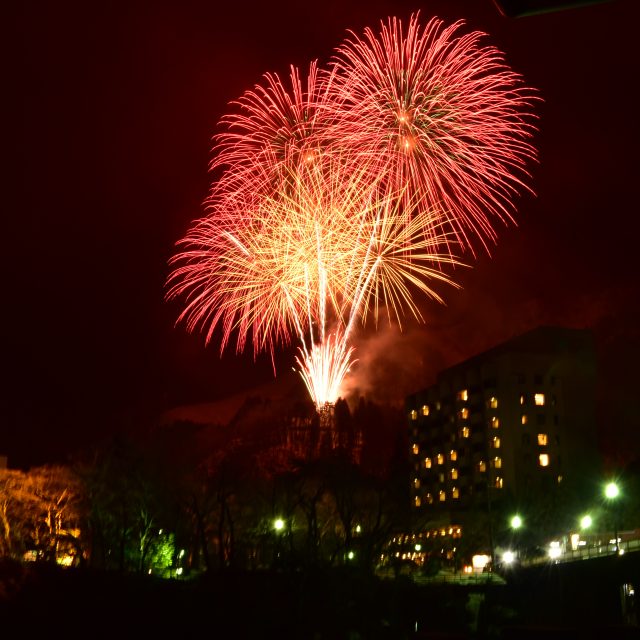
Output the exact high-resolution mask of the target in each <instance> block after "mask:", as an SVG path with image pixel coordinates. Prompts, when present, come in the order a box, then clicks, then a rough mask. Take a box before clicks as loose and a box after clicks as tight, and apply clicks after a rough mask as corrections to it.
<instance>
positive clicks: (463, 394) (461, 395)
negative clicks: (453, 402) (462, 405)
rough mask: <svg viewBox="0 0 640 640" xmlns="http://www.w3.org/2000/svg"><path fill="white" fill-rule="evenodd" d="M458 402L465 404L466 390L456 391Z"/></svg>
mask: <svg viewBox="0 0 640 640" xmlns="http://www.w3.org/2000/svg"><path fill="white" fill-rule="evenodd" d="M457 397H458V400H462V401H463V402H466V401H467V400H468V399H469V394H468V393H467V390H466V389H463V390H462V391H458V396H457Z"/></svg>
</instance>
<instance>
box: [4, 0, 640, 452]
mask: <svg viewBox="0 0 640 640" xmlns="http://www.w3.org/2000/svg"><path fill="white" fill-rule="evenodd" d="M17 4H19V5H20V7H19V8H17V9H14V10H13V11H14V12H15V13H14V15H13V16H11V18H15V24H12V22H13V20H10V21H9V24H7V25H6V26H5V29H6V31H7V34H8V37H9V39H10V40H9V49H8V50H9V51H10V52H11V55H10V57H9V58H8V60H9V61H10V62H9V70H8V74H7V76H6V77H5V83H8V84H9V86H10V89H11V90H10V91H8V92H5V102H6V101H7V96H10V97H11V100H10V101H9V104H10V106H11V107H12V108H14V109H15V113H13V112H12V113H11V114H10V116H9V119H8V120H7V121H5V127H6V128H7V129H8V131H7V134H8V138H9V153H8V154H7V158H8V160H9V162H10V163H11V165H12V168H13V169H15V170H16V174H15V178H14V177H13V176H14V172H13V171H11V172H10V173H9V174H8V175H9V178H10V183H11V184H9V193H11V194H12V195H11V196H10V197H9V199H8V202H7V203H6V205H5V212H4V219H5V221H8V223H9V226H8V229H7V230H6V231H5V233H4V247H3V252H2V253H3V258H4V259H5V266H4V274H5V277H4V283H3V284H4V286H3V309H4V313H3V319H4V321H5V327H4V329H3V339H4V349H3V354H2V357H3V363H4V367H3V369H4V376H3V377H4V379H5V384H4V390H5V394H6V395H5V397H4V398H3V400H2V414H1V416H0V454H2V453H4V454H8V455H9V461H10V464H14V465H26V464H32V463H40V462H43V461H45V460H49V459H53V458H55V457H57V456H60V455H63V454H65V453H66V452H67V451H70V450H72V449H73V448H75V447H77V446H81V445H84V444H85V443H88V442H91V441H92V440H94V439H96V438H100V437H103V436H104V435H105V434H108V433H109V432H111V431H114V430H116V429H122V428H124V429H129V428H135V427H136V426H137V425H140V424H142V423H146V422H147V421H149V420H154V419H155V417H156V416H158V415H159V414H160V413H161V412H162V411H164V410H167V409H169V408H172V407H175V406H178V405H183V404H189V403H197V402H206V401H210V400H215V399H217V398H223V397H225V396H226V395H228V394H230V393H233V392H235V391H237V390H239V389H243V388H248V387H251V386H252V385H255V384H258V383H264V382H267V381H269V380H270V379H271V378H272V376H273V374H272V371H271V363H270V360H269V358H268V357H267V356H264V357H260V358H259V359H258V361H257V362H256V363H254V362H253V360H252V357H251V355H249V356H242V357H238V356H235V355H234V354H233V353H228V354H225V356H224V357H223V358H222V359H220V357H219V354H218V350H217V346H216V345H213V346H211V347H208V348H205V347H204V343H203V339H202V338H201V337H200V336H189V335H187V334H186V332H185V330H184V328H182V327H178V328H174V326H173V324H174V320H175V317H176V315H177V307H176V306H175V305H169V304H166V303H165V302H164V301H163V296H164V291H163V283H164V280H165V278H166V275H167V272H168V270H167V260H168V258H169V257H170V256H171V254H172V252H173V244H174V242H175V241H176V240H178V239H179V238H180V237H181V236H182V235H183V234H184V233H185V232H186V230H187V228H188V225H189V223H190V221H191V220H192V219H193V218H196V217H198V216H199V215H200V214H201V212H202V208H201V202H202V200H203V199H204V197H205V196H206V194H207V190H208V184H209V175H208V173H207V164H208V161H209V159H210V140H211V136H212V135H213V134H214V133H215V132H216V131H217V128H216V125H217V122H218V120H219V118H220V117H221V116H222V115H223V114H224V113H225V111H226V110H227V106H226V105H227V103H228V102H229V101H230V100H233V99H235V98H237V97H238V96H239V95H240V94H241V93H242V92H243V91H244V90H245V89H248V88H250V87H251V86H252V85H253V84H254V83H256V82H259V81H260V77H261V75H262V73H264V72H266V71H276V72H280V73H283V74H284V73H286V71H287V68H288V65H289V64H291V63H293V64H297V65H302V66H305V65H306V64H307V63H308V62H309V61H310V60H312V59H316V58H317V59H319V60H320V61H321V62H322V61H326V60H328V59H329V58H330V56H331V54H332V51H333V49H334V47H335V46H337V45H338V44H339V43H340V41H341V40H342V38H343V37H344V35H345V31H346V29H348V28H351V29H354V30H355V31H358V32H359V31H361V30H362V29H363V28H364V27H365V26H376V25H377V23H378V21H379V20H380V19H382V18H385V17H387V16H389V15H397V16H399V17H402V18H407V17H408V16H409V14H410V13H411V12H412V11H415V10H418V9H420V10H421V12H422V16H423V18H424V19H425V21H426V19H428V18H430V17H431V16H438V17H441V18H443V19H444V20H445V21H447V22H451V21H454V20H456V19H461V18H462V19H465V20H466V22H467V28H468V29H469V30H481V31H485V32H486V33H487V34H488V38H487V40H486V42H487V43H491V44H494V45H496V46H498V47H499V48H500V49H501V50H503V51H504V52H505V54H506V58H507V61H508V63H509V64H510V66H511V67H513V68H514V69H515V70H516V71H518V72H519V73H521V74H522V75H523V76H524V78H525V79H526V81H527V83H528V84H529V85H531V86H534V87H537V88H538V89H539V90H540V94H541V96H542V98H543V99H544V102H543V103H542V104H541V105H540V107H539V109H538V112H539V115H540V122H539V126H540V132H539V134H538V136H537V138H536V140H535V143H536V145H537V146H538V147H539V149H540V163H539V165H537V166H533V167H532V172H533V180H532V184H533V187H534V189H535V191H536V193H537V196H536V197H532V196H530V195H525V196H523V197H521V198H519V199H518V201H517V206H518V214H517V220H518V226H517V227H515V226H512V227H510V228H506V227H504V228H501V229H499V240H498V244H497V245H496V246H495V248H493V249H492V256H491V257H488V256H486V255H481V256H479V258H478V260H477V261H476V262H475V263H474V269H473V270H467V271H464V272H460V273H456V274H455V275H456V278H457V279H458V280H459V281H460V282H461V284H462V285H463V289H462V290H461V291H459V292H455V291H446V292H445V291H443V292H442V293H443V294H444V295H446V299H447V307H442V308H440V307H436V306H435V305H432V304H430V303H426V304H425V305H424V309H425V317H426V319H427V324H426V326H423V327H415V326H408V327H407V329H406V332H405V333H404V334H403V335H402V336H395V337H394V336H391V335H390V334H389V332H388V331H386V330H382V331H381V332H380V333H379V334H378V335H375V336H370V335H369V334H363V335H365V336H369V337H364V338H363V340H362V341H361V343H360V345H359V346H360V355H361V356H362V362H368V363H369V364H371V365H372V366H371V371H377V372H379V371H383V372H385V371H386V372H393V374H394V376H395V377H396V380H397V379H401V380H402V381H403V382H402V384H395V385H394V386H393V392H394V393H396V395H397V394H398V393H404V392H410V391H414V390H415V389H417V388H420V387H423V386H425V385H426V384H427V383H429V382H430V381H431V379H432V378H433V376H434V375H435V373H436V372H437V371H438V370H439V369H440V368H442V367H444V366H448V365H451V364H454V363H455V362H457V361H459V360H461V359H463V358H466V357H469V356H471V355H474V354H475V353H477V352H479V351H482V350H484V349H486V348H489V347H491V346H493V345H494V344H495V343H497V342H499V341H502V340H504V339H506V338H509V337H511V336H512V335H515V334H517V333H520V332H522V331H525V330H527V329H530V328H533V327H535V326H537V325H538V324H541V323H558V324H564V325H568V326H575V327H589V328H592V329H593V330H594V333H595V335H596V340H597V348H598V357H599V363H600V372H601V377H602V380H603V381H604V383H603V387H606V392H605V393H604V396H603V398H604V410H603V411H601V414H602V415H601V427H602V433H603V439H604V440H605V442H606V445H607V447H608V449H609V450H610V451H615V450H616V449H617V448H619V447H621V446H623V445H624V446H625V447H626V449H627V451H628V449H629V443H633V442H636V443H637V439H636V440H635V441H634V440H633V437H635V436H636V434H637V431H638V430H639V429H638V420H637V409H636V408H635V407H634V404H635V403H636V402H637V398H638V389H639V388H640V376H639V374H638V370H639V369H638V362H639V358H640V329H639V326H640V322H639V320H640V318H639V316H640V314H639V302H638V299H639V295H638V294H639V287H638V282H637V276H638V267H637V261H636V260H637V255H638V242H637V235H636V228H637V227H638V225H637V224H636V217H637V215H638V208H637V204H636V201H637V198H636V191H637V186H636V185H637V174H638V161H637V149H638V142H639V140H638V137H639V136H638V119H639V118H638V113H639V108H638V103H637V98H636V97H635V95H636V94H637V91H636V86H635V85H636V84H637V81H638V70H639V64H638V63H639V57H640V56H639V55H638V46H637V39H638V35H637V34H638V18H639V17H640V3H638V2H637V1H636V0H618V1H613V2H609V3H604V4H596V5H593V6H587V7H582V8H574V9H571V10H567V11H560V12H552V13H545V14H541V15H536V16H529V17H523V18H518V19H509V18H505V17H503V16H501V15H500V14H499V12H498V11H497V9H496V8H495V6H494V4H493V3H492V2H491V0H467V1H465V0H449V1H439V2H428V1H427V0H422V1H417V2H416V1H408V0H398V1H396V2H388V1H381V0H375V1H372V0H367V1H366V2H365V1H362V2H359V1H355V0H340V1H337V0H326V1H323V2H315V3H310V2H281V1H277V0H276V1H275V2H271V3H264V2H260V3H257V2H255V3H254V2H225V3H224V5H225V7H224V8H221V5H222V4H223V3H220V2H214V1H207V2H205V1H203V0H196V1H188V0H185V1H182V2H175V3H162V2H150V1H147V2H108V3H106V2H105V3H94V2H75V1H72V2H64V1H62V2H43V3H34V2H24V3H17ZM6 89H7V85H6V84H5V91H6ZM15 186H17V187H18V189H17V193H15V195H13V193H14V191H15ZM390 347H393V348H390ZM377 353H384V354H386V355H385V356H384V357H385V358H386V360H385V361H383V362H382V366H381V363H380V361H379V360H377V366H375V367H374V366H373V363H372V361H374V360H376V358H377V356H376V354H377ZM278 363H279V365H280V366H279V371H287V370H288V369H289V365H290V364H291V353H290V352H286V353H283V354H282V355H280V356H279V357H278ZM398 376H399V377H398ZM374 382H375V383H376V384H377V385H379V386H378V389H377V390H376V389H375V388H374V387H371V388H370V389H369V390H370V391H372V392H373V393H375V394H378V395H380V396H381V397H387V396H388V397H391V396H392V395H393V394H392V393H391V391H390V389H391V387H390V386H389V385H388V384H387V381H386V380H385V379H384V373H383V374H379V373H376V380H375V381H374Z"/></svg>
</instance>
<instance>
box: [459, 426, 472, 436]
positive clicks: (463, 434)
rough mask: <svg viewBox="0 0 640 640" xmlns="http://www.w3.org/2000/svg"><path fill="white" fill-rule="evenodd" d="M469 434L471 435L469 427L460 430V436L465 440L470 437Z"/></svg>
mask: <svg viewBox="0 0 640 640" xmlns="http://www.w3.org/2000/svg"><path fill="white" fill-rule="evenodd" d="M469 433H470V431H469V427H462V429H460V435H461V436H462V437H463V438H468V437H469Z"/></svg>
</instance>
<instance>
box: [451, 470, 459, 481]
mask: <svg viewBox="0 0 640 640" xmlns="http://www.w3.org/2000/svg"><path fill="white" fill-rule="evenodd" d="M451 479H452V480H457V479H458V470H457V469H451Z"/></svg>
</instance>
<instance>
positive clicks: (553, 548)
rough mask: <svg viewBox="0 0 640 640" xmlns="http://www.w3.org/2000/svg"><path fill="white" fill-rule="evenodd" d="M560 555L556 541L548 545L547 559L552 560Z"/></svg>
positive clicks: (558, 544)
mask: <svg viewBox="0 0 640 640" xmlns="http://www.w3.org/2000/svg"><path fill="white" fill-rule="evenodd" d="M561 555H562V549H561V548H560V543H559V542H558V541H555V540H554V541H553V542H551V543H550V544H549V557H550V558H551V559H552V560H555V559H556V558H559V557H560V556H561Z"/></svg>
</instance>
